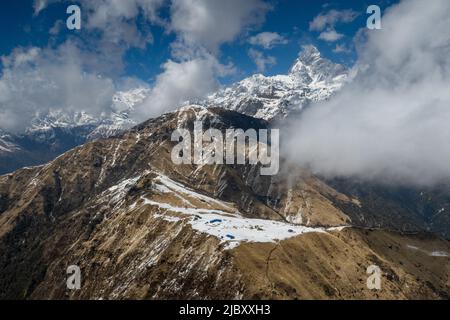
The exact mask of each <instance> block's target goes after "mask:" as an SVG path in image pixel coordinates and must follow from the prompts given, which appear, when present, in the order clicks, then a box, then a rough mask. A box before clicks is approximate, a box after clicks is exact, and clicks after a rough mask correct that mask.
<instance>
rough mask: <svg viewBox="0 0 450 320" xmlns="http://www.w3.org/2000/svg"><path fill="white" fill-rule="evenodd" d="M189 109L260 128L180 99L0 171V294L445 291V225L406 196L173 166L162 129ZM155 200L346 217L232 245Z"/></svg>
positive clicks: (182, 121) (305, 217) (275, 295)
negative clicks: (165, 110) (373, 269)
mask: <svg viewBox="0 0 450 320" xmlns="http://www.w3.org/2000/svg"><path fill="white" fill-rule="evenodd" d="M198 118H201V119H202V120H204V122H205V123H206V125H205V126H207V125H208V124H211V126H214V127H216V128H219V129H225V128H229V127H235V128H242V129H246V128H256V129H257V128H266V127H267V126H268V124H267V123H266V122H264V121H262V120H257V119H253V118H250V117H246V116H243V115H240V114H238V113H235V112H229V111H223V110H220V109H211V110H209V111H205V110H202V109H198V108H186V109H183V110H181V111H179V112H177V113H173V114H168V115H164V116H162V117H160V118H158V119H154V120H150V121H148V122H146V123H144V124H142V125H140V126H139V127H137V128H135V129H133V130H131V131H130V132H127V133H125V134H123V135H121V136H118V137H113V138H109V139H105V140H98V141H93V142H90V143H87V144H85V145H84V146H81V147H78V148H76V149H73V150H71V151H69V152H67V153H66V154H64V155H62V156H60V157H59V158H57V159H56V160H54V161H52V162H50V163H49V164H47V165H45V166H40V167H34V168H27V169H22V170H19V171H17V172H15V173H14V174H11V175H6V176H1V177H0V252H1V255H0V298H19V299H48V298H58V299H241V298H252V299H267V298H270V299H312V298H314V299H374V298H381V299H448V298H449V294H450V263H449V262H450V261H449V260H450V258H449V257H448V256H445V254H444V256H439V257H437V256H433V254H432V253H433V252H441V253H450V244H449V242H448V241H447V240H444V239H443V238H440V237H439V236H442V235H445V233H443V232H441V231H440V230H444V231H446V229H445V228H444V229H442V228H441V229H439V228H438V229H436V230H437V231H436V232H435V235H433V234H432V233H425V232H424V231H425V230H426V229H430V225H429V224H428V225H427V224H426V221H424V220H423V219H422V216H421V215H420V214H419V213H417V212H416V211H414V210H415V209H412V208H411V207H412V205H411V204H410V203H404V202H403V201H402V200H403V199H400V200H399V199H397V198H396V197H394V196H392V195H390V194H388V195H386V194H385V193H386V191H384V192H385V193H383V192H380V191H378V190H376V189H374V188H370V189H367V190H368V191H366V192H363V191H364V190H365V189H361V188H360V187H358V188H356V187H352V188H349V187H348V185H345V186H342V184H340V183H334V184H333V183H328V182H326V181H325V180H323V179H320V178H318V177H315V176H313V175H311V174H309V173H308V172H305V171H302V170H299V169H298V168H297V169H296V168H291V167H290V168H289V170H287V168H286V167H283V168H284V169H283V170H282V172H281V173H280V174H279V175H278V176H275V177H263V176H260V175H259V170H258V169H259V168H258V166H249V165H247V166H237V165H236V166H227V165H210V166H203V167H198V166H195V165H181V166H175V165H173V163H172V162H171V160H170V152H171V150H172V147H173V145H174V144H173V142H171V141H170V135H171V133H172V132H173V130H174V129H176V128H178V127H180V126H182V127H187V128H192V122H193V120H194V119H198ZM161 176H164V177H167V178H170V179H171V180H172V181H176V182H177V183H179V184H180V185H182V186H184V187H186V188H188V189H189V190H192V191H195V193H197V194H200V195H203V196H204V197H207V198H202V197H198V196H195V195H192V194H191V195H190V194H186V193H183V192H180V191H177V190H170V192H164V190H160V189H158V188H157V187H155V183H157V182H158V179H161V178H160V177H161ZM361 190H362V191H361ZM441 198H442V199H444V198H443V196H442V197H441ZM205 199H206V200H205ZM146 201H147V202H146ZM148 201H151V202H148ZM442 201H443V200H442ZM155 203H156V204H165V205H170V206H172V207H179V208H186V209H195V210H198V209H203V210H220V211H221V212H223V213H224V214H229V215H233V214H235V213H236V212H240V213H241V214H242V215H243V216H244V217H246V218H253V219H256V218H258V219H270V220H275V221H279V222H282V223H285V224H287V225H288V224H292V225H304V226H309V227H315V228H318V227H324V228H328V227H334V226H344V225H345V226H352V227H348V228H345V229H343V230H341V231H339V230H336V231H329V232H322V233H309V234H303V235H300V236H296V237H292V238H290V239H287V240H283V241H277V240H276V239H275V240H274V241H273V242H266V243H241V244H240V245H239V246H237V247H236V248H234V249H231V250H230V249H228V248H227V246H226V243H223V242H222V241H220V239H218V238H216V237H213V236H211V235H207V234H205V233H202V232H199V231H197V230H194V229H193V228H192V227H191V224H190V221H191V220H190V219H192V218H193V217H188V216H186V215H184V214H182V213H180V212H176V210H175V211H174V210H171V209H167V208H166V209H164V208H163V207H161V206H158V205H155ZM383 204H385V205H384V206H383ZM439 205H441V203H439ZM416 207H420V205H416ZM374 212H375V213H374ZM442 215H447V213H443V214H442ZM374 216H375V217H376V219H375V218H374ZM194 218H195V217H194ZM200 218H201V217H200ZM171 219H172V220H171ZM439 219H442V217H439ZM445 221H447V220H445ZM374 227H377V229H376V230H375V229H373V228H374ZM370 228H372V229H370ZM388 230H390V231H388ZM431 231H433V230H431ZM261 232H262V231H261ZM408 234H409V235H408ZM371 264H376V265H378V266H379V267H380V268H381V270H382V271H383V278H382V290H380V291H371V290H368V289H367V287H366V279H367V276H368V275H366V268H367V267H368V266H369V265H371ZM69 265H78V266H79V267H80V268H81V270H82V289H81V290H79V291H69V290H68V289H67V288H66V277H67V275H66V268H67V267H68V266H69Z"/></svg>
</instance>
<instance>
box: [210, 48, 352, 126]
mask: <svg viewBox="0 0 450 320" xmlns="http://www.w3.org/2000/svg"><path fill="white" fill-rule="evenodd" d="M347 76H348V70H347V69H346V68H345V67H344V66H342V65H340V64H336V63H333V62H331V61H330V60H327V59H325V58H323V57H322V56H321V54H320V52H319V50H317V48H316V47H314V46H312V45H307V46H303V50H302V52H301V54H300V56H299V58H298V59H297V60H296V61H295V63H294V64H293V66H292V67H291V69H290V71H289V73H288V74H287V75H276V76H271V77H266V76H264V75H261V74H256V75H253V76H251V77H249V78H246V79H244V80H242V81H240V82H238V83H236V84H233V85H231V86H230V87H227V88H224V89H222V90H220V91H218V92H216V93H214V94H212V95H210V96H209V97H208V98H207V100H206V101H205V102H204V103H205V104H206V105H208V106H220V107H223V108H226V109H231V110H235V111H238V112H240V113H243V114H246V115H249V116H253V117H256V118H261V119H264V120H272V119H274V118H276V117H285V116H287V115H288V114H289V113H291V112H293V111H299V110H301V109H303V108H304V107H305V106H307V105H308V104H309V103H311V102H317V101H321V100H325V99H328V98H329V97H330V96H331V95H332V94H333V93H335V92H336V91H338V90H339V89H340V88H341V87H342V86H343V85H344V83H345V82H346V80H347Z"/></svg>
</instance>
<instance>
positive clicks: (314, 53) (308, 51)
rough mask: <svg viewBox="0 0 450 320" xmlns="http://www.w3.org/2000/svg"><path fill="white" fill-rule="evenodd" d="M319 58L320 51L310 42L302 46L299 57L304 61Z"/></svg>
mask: <svg viewBox="0 0 450 320" xmlns="http://www.w3.org/2000/svg"><path fill="white" fill-rule="evenodd" d="M317 58H321V55H320V51H319V50H318V49H317V48H316V47H315V46H313V45H312V44H308V45H304V46H302V51H301V53H300V57H299V59H300V60H301V61H304V62H308V61H311V60H315V59H317Z"/></svg>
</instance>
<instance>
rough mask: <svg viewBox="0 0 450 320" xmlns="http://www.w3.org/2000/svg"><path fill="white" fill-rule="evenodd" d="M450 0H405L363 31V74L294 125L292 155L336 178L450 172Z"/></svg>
mask: <svg viewBox="0 0 450 320" xmlns="http://www.w3.org/2000/svg"><path fill="white" fill-rule="evenodd" d="M449 16H450V2H449V1H446V0H436V1H431V2H425V1H421V0H410V1H402V2H401V3H400V4H398V5H395V6H393V7H391V8H390V9H389V10H387V11H386V12H385V15H384V16H383V30H376V31H375V30H374V31H371V30H364V31H361V32H360V34H359V37H358V41H357V43H358V45H359V48H358V51H359V61H358V63H357V66H356V69H355V70H356V71H357V74H356V76H355V78H354V79H353V81H352V83H350V84H348V85H347V86H346V87H345V88H344V89H343V90H342V91H341V92H340V93H339V94H338V95H336V96H335V97H334V98H332V99H331V100H330V101H327V102H323V103H320V104H317V105H313V106H311V107H310V108H308V109H307V110H306V111H305V112H304V113H303V115H302V116H301V118H300V119H299V120H297V121H296V122H295V124H294V126H293V127H292V128H291V131H290V135H289V136H290V138H289V141H288V148H287V149H289V150H290V152H289V157H290V159H291V160H292V161H295V162H297V163H300V164H302V165H305V166H308V167H310V168H311V169H312V170H313V171H314V172H315V173H319V174H322V175H325V176H329V177H336V176H347V177H348V176H350V177H358V178H363V179H370V180H376V181H381V182H392V183H402V184H415V185H432V184H436V183H441V182H446V181H448V180H449V179H450V126H449V123H450V90H449V88H450V33H449V32H448V30H450V19H448V17H449Z"/></svg>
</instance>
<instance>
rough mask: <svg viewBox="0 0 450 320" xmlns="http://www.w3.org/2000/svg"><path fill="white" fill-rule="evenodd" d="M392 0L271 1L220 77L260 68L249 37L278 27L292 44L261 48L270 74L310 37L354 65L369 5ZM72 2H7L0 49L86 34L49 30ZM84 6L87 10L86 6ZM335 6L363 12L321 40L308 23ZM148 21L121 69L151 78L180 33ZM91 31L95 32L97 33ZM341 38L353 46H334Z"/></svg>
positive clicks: (224, 56)
mask: <svg viewBox="0 0 450 320" xmlns="http://www.w3.org/2000/svg"><path fill="white" fill-rule="evenodd" d="M392 2H394V1H388V0H386V1H370V2H369V1H360V0H359V1H358V0H350V1H321V0H319V1H317V0H314V1H313V0H302V1H298V0H276V1H275V0H272V1H268V3H269V4H270V5H271V7H272V8H271V10H269V11H268V12H267V14H266V16H265V20H264V22H263V23H262V24H258V25H255V26H252V27H251V28H249V29H248V30H245V31H243V32H242V33H241V34H239V35H238V36H237V37H236V38H235V39H234V40H233V41H231V42H226V43H224V44H222V46H221V50H220V53H219V54H218V58H219V59H220V61H221V62H222V63H232V64H233V65H234V66H235V67H236V72H235V73H234V74H233V75H230V76H226V77H224V78H221V82H224V83H227V82H231V81H235V80H238V79H240V78H242V77H245V76H247V75H249V74H252V73H255V72H257V71H258V70H257V68H256V66H255V63H254V62H253V61H252V59H251V58H250V57H249V54H248V51H249V49H250V48H251V47H253V46H252V45H251V44H249V43H248V39H249V38H250V37H251V36H254V35H256V34H258V33H260V32H276V33H278V34H280V35H281V36H282V37H284V38H285V39H286V40H287V41H288V42H287V44H283V45H279V46H275V47H274V48H272V49H269V50H265V49H263V48H257V50H259V51H261V52H263V54H265V55H267V56H272V57H274V58H275V59H276V63H275V64H273V65H268V66H267V68H266V69H265V70H264V73H265V74H267V75H272V74H280V73H285V72H286V71H287V70H288V69H289V67H290V65H291V64H292V62H293V61H294V60H295V58H296V57H297V55H298V53H299V50H300V45H301V44H306V43H312V44H314V45H316V46H317V47H318V48H319V50H320V51H321V52H322V53H323V54H324V55H325V56H326V57H328V58H330V59H332V60H334V61H337V62H340V63H343V64H346V65H348V66H350V65H352V63H353V62H354V60H355V52H354V48H353V46H352V39H353V37H354V35H355V33H356V32H357V31H358V30H359V29H360V28H362V27H364V26H365V21H366V19H367V15H366V14H365V10H366V8H367V7H368V5H370V4H374V3H376V4H378V5H380V6H381V7H382V8H385V7H386V6H387V5H389V4H390V3H392ZM70 3H72V2H58V3H53V4H50V5H49V6H48V7H47V8H46V9H45V10H43V11H41V12H40V13H39V14H38V15H35V14H33V0H21V1H8V2H2V4H1V6H2V10H1V11H0V33H1V34H0V55H2V56H3V55H9V54H10V53H11V52H12V50H14V48H16V47H31V46H36V47H47V46H50V47H55V46H57V45H59V44H61V43H62V42H64V41H65V40H66V39H67V38H68V37H79V38H81V39H84V38H86V37H87V36H88V34H89V33H90V31H89V30H85V29H82V30H81V31H80V32H73V31H68V30H66V28H61V30H60V33H59V34H58V35H56V36H54V35H50V34H49V30H50V29H51V28H52V27H53V25H54V24H55V22H56V21H58V20H64V19H66V17H67V14H66V13H65V10H66V8H67V6H68V5H69V4H70ZM74 3H76V1H75V2H74ZM81 8H82V10H83V7H82V6H81ZM332 9H336V10H344V9H352V10H354V11H355V12H357V13H358V14H359V15H358V17H356V19H354V20H353V21H352V22H350V23H338V24H337V25H336V27H335V28H336V30H337V31H338V32H339V33H342V34H343V35H344V37H343V38H342V39H340V40H339V41H336V42H327V41H322V40H320V39H318V34H319V33H318V32H314V31H311V30H310V28H309V24H310V22H311V21H312V20H313V19H314V17H316V16H317V15H319V14H321V13H326V12H328V11H330V10H332ZM160 14H161V16H162V17H163V18H165V19H169V13H168V10H167V9H164V8H163V9H161V13H160ZM84 18H85V17H83V19H84ZM142 25H146V23H145V22H142ZM146 27H148V28H149V29H150V30H151V34H152V36H153V42H152V43H149V44H148V45H147V46H146V47H145V48H133V47H131V48H129V49H127V50H126V51H125V52H124V58H123V59H124V68H123V70H121V72H120V76H133V77H137V78H139V79H141V80H144V81H146V82H149V83H151V82H152V81H153V80H154V78H155V76H157V75H158V74H159V73H161V72H162V69H161V65H162V64H163V63H164V62H165V61H167V60H168V59H169V58H171V47H170V44H171V43H172V42H173V41H174V39H175V34H174V33H173V32H167V31H166V30H164V28H163V27H161V26H157V25H153V24H148V25H146ZM89 36H90V37H92V34H90V35H89ZM91 43H92V44H91V45H92V46H95V41H91ZM338 44H339V45H343V46H345V47H347V48H348V49H350V50H351V51H350V52H340V53H335V52H333V49H334V48H335V47H336V45H338ZM87 50H89V47H88V48H87Z"/></svg>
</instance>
